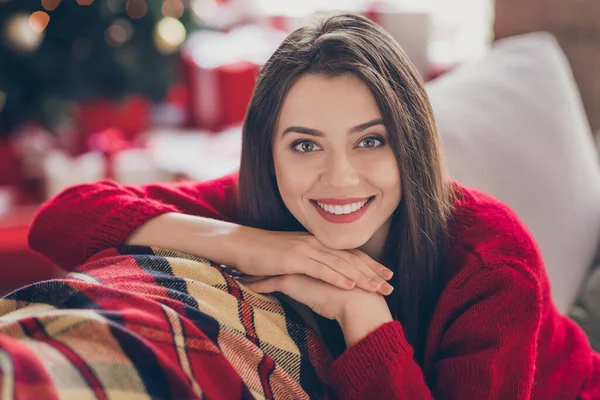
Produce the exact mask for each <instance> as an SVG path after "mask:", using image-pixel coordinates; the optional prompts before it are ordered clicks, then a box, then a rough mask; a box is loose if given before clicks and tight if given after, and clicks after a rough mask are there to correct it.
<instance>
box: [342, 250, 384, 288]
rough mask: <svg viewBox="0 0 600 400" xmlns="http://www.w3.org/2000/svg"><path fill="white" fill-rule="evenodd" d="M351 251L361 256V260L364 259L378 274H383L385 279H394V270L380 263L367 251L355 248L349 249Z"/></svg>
mask: <svg viewBox="0 0 600 400" xmlns="http://www.w3.org/2000/svg"><path fill="white" fill-rule="evenodd" d="M348 252H349V253H352V254H354V255H355V256H356V257H358V258H360V259H361V260H363V261H364V263H365V264H366V265H367V266H368V267H369V268H370V269H371V270H372V271H373V272H375V273H376V274H377V275H378V276H381V277H382V278H383V279H385V280H386V281H389V280H390V279H392V277H393V276H394V273H393V272H392V270H391V269H389V268H386V267H385V266H383V265H382V264H380V263H378V262H377V261H375V260H373V259H372V258H371V257H369V256H368V255H367V254H366V253H364V252H362V251H360V250H357V249H354V250H348Z"/></svg>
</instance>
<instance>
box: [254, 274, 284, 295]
mask: <svg viewBox="0 0 600 400" xmlns="http://www.w3.org/2000/svg"><path fill="white" fill-rule="evenodd" d="M282 283H283V276H276V277H273V278H266V279H261V280H258V281H254V282H248V283H245V285H246V287H248V288H249V289H250V290H252V291H254V292H256V293H275V292H281V291H282V289H281V287H282V286H283V285H282Z"/></svg>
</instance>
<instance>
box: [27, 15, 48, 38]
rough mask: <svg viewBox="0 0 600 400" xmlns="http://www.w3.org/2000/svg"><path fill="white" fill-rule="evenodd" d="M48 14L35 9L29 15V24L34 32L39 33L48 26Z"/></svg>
mask: <svg viewBox="0 0 600 400" xmlns="http://www.w3.org/2000/svg"><path fill="white" fill-rule="evenodd" d="M48 22H50V16H49V15H48V14H46V13H45V12H43V11H36V12H34V13H33V14H31V16H30V17H29V26H30V27H31V29H32V30H33V31H34V32H37V33H41V32H43V31H44V29H46V27H47V26H48Z"/></svg>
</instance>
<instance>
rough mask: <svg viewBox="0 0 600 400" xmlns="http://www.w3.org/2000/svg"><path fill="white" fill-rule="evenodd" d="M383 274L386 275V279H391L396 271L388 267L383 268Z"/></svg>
mask: <svg viewBox="0 0 600 400" xmlns="http://www.w3.org/2000/svg"><path fill="white" fill-rule="evenodd" d="M381 275H382V276H383V277H384V278H385V279H386V280H388V279H391V278H392V276H394V273H393V272H392V271H390V270H389V269H387V268H383V269H382V270H381Z"/></svg>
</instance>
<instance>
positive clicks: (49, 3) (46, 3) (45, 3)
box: [42, 0, 60, 11]
mask: <svg viewBox="0 0 600 400" xmlns="http://www.w3.org/2000/svg"><path fill="white" fill-rule="evenodd" d="M59 5H60V0H42V7H44V10H46V11H54V10H56V9H57V8H58V6H59Z"/></svg>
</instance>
